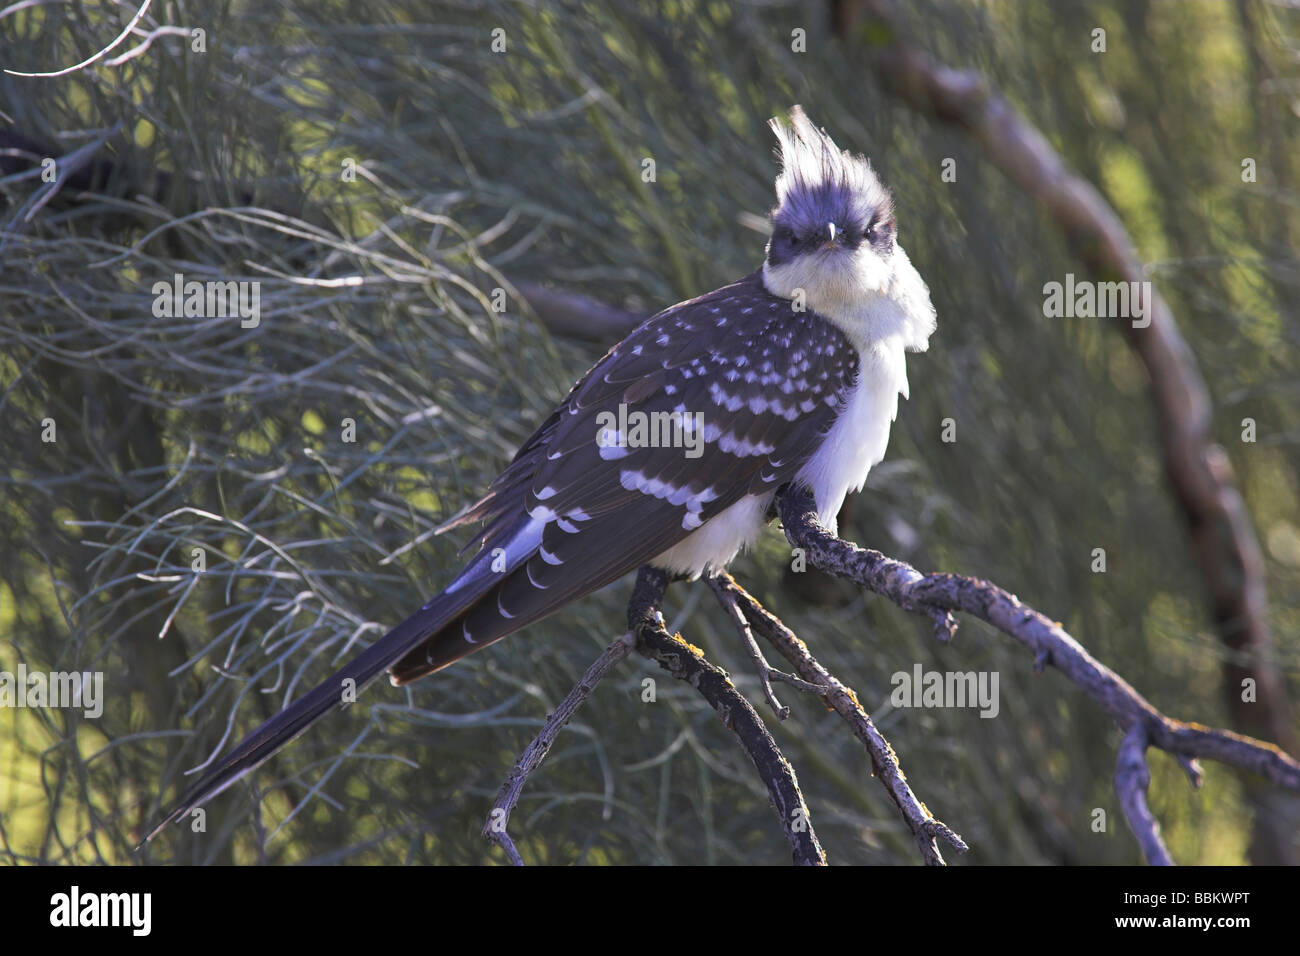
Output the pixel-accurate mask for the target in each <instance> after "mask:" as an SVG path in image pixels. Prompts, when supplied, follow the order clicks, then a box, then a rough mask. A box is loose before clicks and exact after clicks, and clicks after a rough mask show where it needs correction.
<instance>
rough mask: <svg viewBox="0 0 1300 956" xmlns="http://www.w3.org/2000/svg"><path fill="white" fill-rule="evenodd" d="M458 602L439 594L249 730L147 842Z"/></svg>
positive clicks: (432, 629)
mask: <svg viewBox="0 0 1300 956" xmlns="http://www.w3.org/2000/svg"><path fill="white" fill-rule="evenodd" d="M441 597H442V595H439V598H441ZM457 603H459V602H454V603H453V602H451V601H440V600H439V599H438V598H435V599H434V600H433V601H431V602H430V603H429V604H427V605H425V606H424V607H423V608H421V609H420V610H419V611H417V612H416V613H415V614H413V615H411V616H410V617H409V618H407V619H406V620H405V621H403V622H402V623H401V624H399V625H398V626H397V627H395V628H393V630H391V631H389V632H388V634H387V635H385V636H384V637H383V638H382V639H381V640H379V641H376V642H375V643H374V644H372V645H371V646H370V647H369V648H368V649H367V650H365V651H364V652H363V653H361V654H359V655H358V656H357V657H355V658H353V659H352V660H351V661H349V662H348V663H347V664H345V665H344V666H343V667H342V668H340V669H339V670H338V671H337V672H336V673H335V674H334V675H333V676H332V677H330V678H328V679H327V680H326V681H325V682H324V683H322V684H321V685H320V686H318V687H316V688H315V689H313V690H312V691H311V692H310V693H308V694H305V695H304V696H302V697H299V698H298V699H297V700H295V701H294V702H293V703H292V704H290V705H289V706H288V707H287V708H285V709H284V710H282V711H280V712H279V713H278V714H276V715H275V716H274V717H272V718H270V719H269V720H267V721H266V722H265V723H264V724H262V726H260V727H258V728H257V729H256V730H254V731H253V732H252V733H250V734H249V735H248V736H247V737H245V738H244V739H243V740H242V741H240V743H239V746H237V747H236V748H235V749H234V750H232V751H231V752H230V753H228V754H227V755H226V756H224V757H222V758H221V760H220V762H218V763H217V765H216V766H215V767H213V768H212V769H211V770H209V771H208V772H207V773H206V774H204V775H203V777H202V778H200V780H199V782H198V783H196V784H195V785H194V786H193V787H191V788H190V789H189V790H188V791H187V792H186V794H185V795H184V796H183V797H181V800H180V803H179V804H178V805H177V806H176V808H175V809H173V810H172V811H171V812H170V813H169V814H167V816H166V817H165V818H164V819H163V821H162V822H161V823H159V824H158V825H157V826H156V827H154V828H153V830H152V831H151V832H150V833H149V835H148V836H147V837H145V842H146V843H147V842H149V841H150V840H152V839H153V838H154V837H156V836H157V835H158V834H159V833H161V832H162V831H163V830H164V829H165V828H166V827H167V826H168V824H171V823H173V822H175V821H176V820H179V819H180V818H181V817H183V816H185V814H187V813H189V812H190V811H191V810H193V809H194V808H195V807H197V806H200V805H201V804H204V803H206V802H207V801H208V800H210V799H211V798H212V797H215V796H216V795H217V794H219V793H221V792H222V791H223V790H225V789H226V788H227V787H229V786H230V785H231V784H233V783H235V782H236V781H237V780H239V779H240V778H241V777H243V776H244V775H245V774H246V773H249V772H250V771H252V770H253V769H254V768H255V767H257V766H258V765H260V764H261V763H262V762H263V761H265V760H267V759H268V758H270V757H271V756H272V755H273V754H274V753H275V752H276V751H278V750H279V749H280V748H281V747H283V746H285V745H286V744H288V743H289V742H290V741H291V740H293V739H294V738H296V737H297V736H298V735H299V734H301V733H303V731H305V730H306V729H307V728H308V727H310V726H311V725H312V724H314V723H316V721H318V720H320V719H321V718H322V717H324V716H325V715H326V714H327V713H329V712H330V711H331V710H333V709H336V708H339V707H341V706H342V702H343V700H344V699H345V696H344V692H345V690H347V691H350V692H351V693H349V694H348V695H347V696H348V698H350V699H355V694H356V693H357V692H359V691H360V690H361V688H362V687H364V686H365V685H366V684H368V683H369V682H370V681H372V680H374V679H375V678H376V677H378V676H379V675H380V674H382V673H383V672H384V671H386V670H388V668H389V667H391V666H392V665H393V664H394V663H396V662H397V661H398V660H400V659H401V658H402V657H404V656H405V655H406V654H407V653H409V652H410V650H411V649H412V648H414V647H418V646H419V645H420V644H421V643H422V642H423V641H425V640H427V639H428V638H429V637H430V635H433V634H436V633H437V632H438V631H440V630H442V629H443V628H444V627H445V626H446V625H447V624H448V623H449V621H450V619H451V618H454V617H455V615H456V613H457V612H458V611H459V610H460V609H459V608H457V607H456V606H455V605H456V604H457Z"/></svg>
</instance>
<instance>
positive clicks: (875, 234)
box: [866, 216, 894, 242]
mask: <svg viewBox="0 0 1300 956" xmlns="http://www.w3.org/2000/svg"><path fill="white" fill-rule="evenodd" d="M893 234H894V217H893V216H890V217H889V218H888V219H877V220H875V221H874V222H872V223H871V225H869V226H867V236H866V238H867V241H868V242H876V241H877V240H881V239H888V238H889V237H890V236H892V235H893Z"/></svg>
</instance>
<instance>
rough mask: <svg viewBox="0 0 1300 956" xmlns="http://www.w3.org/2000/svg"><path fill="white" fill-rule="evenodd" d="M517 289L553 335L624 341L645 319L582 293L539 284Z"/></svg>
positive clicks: (590, 340)
mask: <svg viewBox="0 0 1300 956" xmlns="http://www.w3.org/2000/svg"><path fill="white" fill-rule="evenodd" d="M515 288H516V289H517V290H518V291H519V294H520V295H522V296H523V297H524V298H525V299H526V300H528V304H529V305H530V306H532V308H533V311H534V312H536V313H537V317H538V318H539V319H541V321H542V324H543V325H545V326H546V328H547V330H548V331H550V333H551V334H552V335H564V336H568V337H569V338H574V339H584V340H586V341H588V342H600V343H602V344H608V343H610V342H617V341H618V340H619V339H621V338H623V336H625V335H627V333H628V332H630V331H632V329H633V328H635V327H636V325H637V323H638V322H640V321H641V320H642V319H643V318H645V316H643V315H640V314H638V313H636V312H629V311H627V310H626V309H620V308H617V307H615V306H612V305H606V304H605V303H604V302H598V301H596V300H595V299H592V298H590V297H588V296H585V295H582V294H581V293H578V292H566V291H564V290H563V289H552V288H550V287H548V286H544V285H542V284H541V283H539V282H516V283H515Z"/></svg>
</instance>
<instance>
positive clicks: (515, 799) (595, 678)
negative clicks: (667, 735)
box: [483, 635, 635, 866]
mask: <svg viewBox="0 0 1300 956" xmlns="http://www.w3.org/2000/svg"><path fill="white" fill-rule="evenodd" d="M633 643H635V642H634V641H633V640H632V639H631V635H625V636H624V637H620V638H619V639H618V640H616V641H614V643H612V644H610V645H609V647H607V648H605V650H604V652H603V653H602V654H601V655H600V657H598V658H596V660H595V662H594V663H593V664H592V665H591V666H590V667H588V668H587V671H586V673H584V674H583V675H582V679H581V680H579V681H578V683H576V684H574V685H573V690H571V691H569V693H568V694H567V695H566V696H565V698H564V700H562V701H560V706H559V707H556V708H555V712H554V713H552V714H551V715H550V716H549V717H547V718H546V723H545V724H544V725H543V726H542V729H541V731H540V732H539V733H538V734H537V736H536V737H534V738H533V741H532V743H530V744H529V745H528V747H527V748H526V749H525V750H524V752H523V754H522V755H521V756H520V757H519V760H518V762H517V763H516V764H515V765H514V768H513V769H512V770H511V771H510V773H509V774H508V775H507V776H506V779H505V781H504V782H503V783H502V784H501V790H500V791H499V792H498V793H497V798H496V800H495V801H494V802H493V804H492V809H491V811H490V812H489V813H488V819H487V823H485V824H484V825H483V835H484V836H485V837H487V838H488V839H489V840H491V841H492V842H493V843H495V844H496V845H497V846H499V847H501V848H502V849H503V850H505V851H506V855H507V856H509V857H510V862H511V863H513V864H514V865H515V866H523V865H524V859H523V857H521V856H520V855H519V850H518V849H516V848H515V842H514V840H512V839H510V833H509V832H508V829H507V828H508V827H509V826H510V814H511V813H512V812H513V811H514V809H515V805H516V804H517V803H519V795H520V794H521V793H523V790H524V784H525V783H527V782H528V775H529V774H531V773H532V772H533V771H534V770H536V769H537V768H538V767H540V766H541V765H542V761H543V760H545V759H546V755H547V754H548V753H549V752H550V750H551V745H552V744H553V743H555V738H556V737H558V736H559V734H560V731H561V730H563V729H564V725H565V724H567V723H568V722H569V721H570V720H572V719H573V715H574V714H575V713H577V711H578V708H579V707H581V706H582V705H583V704H584V703H585V702H586V700H587V698H588V697H590V696H591V694H592V691H594V690H595V689H596V685H597V684H599V683H600V682H601V680H602V679H603V678H604V677H605V675H606V674H608V673H609V671H610V669H611V668H612V667H613V666H614V665H615V664H617V663H618V662H619V661H621V660H623V658H625V657H627V655H628V652H629V651H631V650H632V644H633Z"/></svg>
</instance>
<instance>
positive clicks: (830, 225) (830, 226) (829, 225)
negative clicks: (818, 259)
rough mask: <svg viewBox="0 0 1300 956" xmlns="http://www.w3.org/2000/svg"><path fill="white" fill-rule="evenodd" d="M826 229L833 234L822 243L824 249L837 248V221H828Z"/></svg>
mask: <svg viewBox="0 0 1300 956" xmlns="http://www.w3.org/2000/svg"><path fill="white" fill-rule="evenodd" d="M826 230H827V232H829V233H830V236H831V237H830V239H829V240H827V241H826V242H825V243H823V244H822V248H823V249H834V248H835V223H833V222H828V223H827V224H826Z"/></svg>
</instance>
